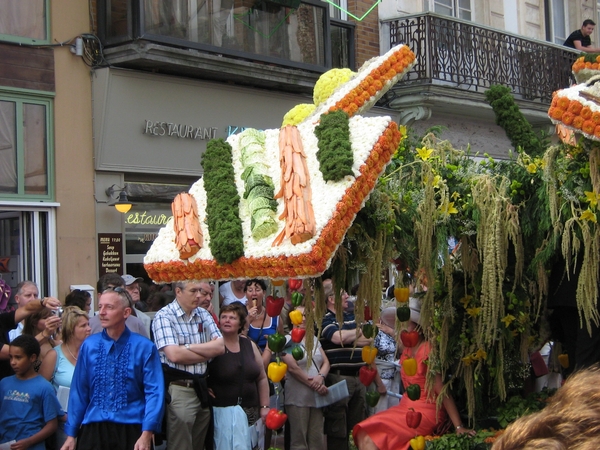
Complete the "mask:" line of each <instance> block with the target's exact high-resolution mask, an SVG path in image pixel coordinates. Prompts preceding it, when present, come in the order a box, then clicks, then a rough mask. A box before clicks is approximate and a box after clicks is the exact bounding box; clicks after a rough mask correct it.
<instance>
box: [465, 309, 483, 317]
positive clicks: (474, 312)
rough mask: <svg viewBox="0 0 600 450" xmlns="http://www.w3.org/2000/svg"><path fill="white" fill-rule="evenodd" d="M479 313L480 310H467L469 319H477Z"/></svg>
mask: <svg viewBox="0 0 600 450" xmlns="http://www.w3.org/2000/svg"><path fill="white" fill-rule="evenodd" d="M480 312H481V308H467V314H468V315H470V316H471V317H477V316H478V315H479V313H480Z"/></svg>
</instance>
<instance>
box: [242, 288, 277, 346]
mask: <svg viewBox="0 0 600 450" xmlns="http://www.w3.org/2000/svg"><path fill="white" fill-rule="evenodd" d="M266 290H267V285H266V284H265V282H264V281H262V280H256V279H254V280H248V281H247V282H246V299H247V300H248V301H247V302H246V307H247V308H248V322H249V324H250V326H249V327H248V337H249V338H250V339H252V340H253V341H254V342H255V343H256V345H258V348H260V350H261V351H263V350H264V349H265V347H266V346H267V337H268V336H269V335H270V334H275V333H276V332H279V333H281V334H283V324H282V323H281V321H280V320H279V317H269V316H268V315H267V310H266V308H265V304H264V301H265V292H266Z"/></svg>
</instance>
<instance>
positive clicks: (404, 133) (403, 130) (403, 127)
mask: <svg viewBox="0 0 600 450" xmlns="http://www.w3.org/2000/svg"><path fill="white" fill-rule="evenodd" d="M398 131H400V142H402V141H403V140H404V139H406V138H408V132H407V131H408V130H407V129H406V125H400V126H399V127H398Z"/></svg>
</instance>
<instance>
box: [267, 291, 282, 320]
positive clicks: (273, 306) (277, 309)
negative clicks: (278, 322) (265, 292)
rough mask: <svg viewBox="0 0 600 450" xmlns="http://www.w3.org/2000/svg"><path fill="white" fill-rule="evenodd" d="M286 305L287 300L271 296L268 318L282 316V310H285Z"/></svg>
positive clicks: (268, 304)
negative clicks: (284, 305)
mask: <svg viewBox="0 0 600 450" xmlns="http://www.w3.org/2000/svg"><path fill="white" fill-rule="evenodd" d="M284 303H285V299H283V298H281V297H273V296H272V295H269V296H268V297H267V316H269V317H278V316H279V314H281V310H282V309H283V304H284Z"/></svg>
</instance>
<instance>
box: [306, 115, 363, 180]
mask: <svg viewBox="0 0 600 450" xmlns="http://www.w3.org/2000/svg"><path fill="white" fill-rule="evenodd" d="M349 120H350V119H349V118H348V114H346V113H345V112H344V111H342V110H338V111H334V112H330V113H326V114H322V115H321V123H320V124H319V125H317V127H316V128H315V135H316V136H317V138H318V139H319V143H318V146H319V150H318V151H317V159H318V160H319V169H320V170H321V173H322V174H323V179H324V180H325V181H339V180H341V179H342V178H344V177H345V176H346V175H353V172H352V164H353V163H354V154H353V153H352V146H351V144H350V126H349Z"/></svg>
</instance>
